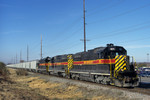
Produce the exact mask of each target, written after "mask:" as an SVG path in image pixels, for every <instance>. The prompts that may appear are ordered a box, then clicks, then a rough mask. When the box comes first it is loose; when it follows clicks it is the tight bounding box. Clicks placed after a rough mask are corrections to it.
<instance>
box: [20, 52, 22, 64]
mask: <svg viewBox="0 0 150 100" xmlns="http://www.w3.org/2000/svg"><path fill="white" fill-rule="evenodd" d="M21 56H22V52H21V50H20V63H21V59H22V57H21Z"/></svg>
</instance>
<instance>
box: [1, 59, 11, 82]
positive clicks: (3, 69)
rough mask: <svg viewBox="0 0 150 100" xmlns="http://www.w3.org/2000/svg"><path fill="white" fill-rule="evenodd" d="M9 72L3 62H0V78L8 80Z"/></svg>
mask: <svg viewBox="0 0 150 100" xmlns="http://www.w3.org/2000/svg"><path fill="white" fill-rule="evenodd" d="M9 74H10V73H9V71H8V69H7V68H6V65H5V64H4V63H3V62H0V76H1V77H3V78H4V79H8V78H9Z"/></svg>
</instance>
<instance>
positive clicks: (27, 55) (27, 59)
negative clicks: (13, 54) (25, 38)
mask: <svg viewBox="0 0 150 100" xmlns="http://www.w3.org/2000/svg"><path fill="white" fill-rule="evenodd" d="M28 61H29V47H28V45H27V62H28Z"/></svg>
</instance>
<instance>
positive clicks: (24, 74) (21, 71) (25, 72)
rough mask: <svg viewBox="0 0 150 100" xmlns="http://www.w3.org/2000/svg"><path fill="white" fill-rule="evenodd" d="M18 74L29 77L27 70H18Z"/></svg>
mask: <svg viewBox="0 0 150 100" xmlns="http://www.w3.org/2000/svg"><path fill="white" fill-rule="evenodd" d="M16 74H17V75H20V76H27V75H28V72H27V71H26V70H25V69H18V70H16Z"/></svg>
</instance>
